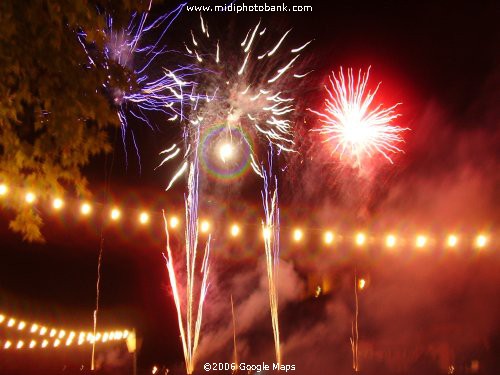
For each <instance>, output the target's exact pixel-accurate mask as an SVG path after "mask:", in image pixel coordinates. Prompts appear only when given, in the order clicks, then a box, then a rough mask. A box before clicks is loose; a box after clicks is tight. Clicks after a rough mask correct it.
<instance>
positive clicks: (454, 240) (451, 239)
mask: <svg viewBox="0 0 500 375" xmlns="http://www.w3.org/2000/svg"><path fill="white" fill-rule="evenodd" d="M457 244H458V237H457V236H456V235H454V234H450V235H449V236H448V238H447V240H446V245H448V247H455V246H457Z"/></svg>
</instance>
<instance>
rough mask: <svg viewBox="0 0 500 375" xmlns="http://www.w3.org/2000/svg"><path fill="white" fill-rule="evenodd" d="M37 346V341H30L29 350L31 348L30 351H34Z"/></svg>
mask: <svg viewBox="0 0 500 375" xmlns="http://www.w3.org/2000/svg"><path fill="white" fill-rule="evenodd" d="M35 346H36V341H35V340H31V341H30V345H29V348H30V349H33V348H34V347H35Z"/></svg>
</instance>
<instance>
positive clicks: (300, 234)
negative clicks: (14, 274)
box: [0, 183, 491, 249]
mask: <svg viewBox="0 0 500 375" xmlns="http://www.w3.org/2000/svg"><path fill="white" fill-rule="evenodd" d="M11 193H12V191H11V190H10V188H9V186H8V185H7V184H5V183H2V184H0V199H1V198H5V197H6V196H8V195H9V194H11ZM16 193H18V195H17V196H18V197H21V198H22V201H23V202H24V204H28V205H33V204H35V203H36V202H37V201H38V197H37V195H36V194H35V192H33V191H29V190H25V189H17V191H16ZM97 206H102V207H104V208H103V210H107V211H108V212H104V211H103V212H102V213H103V214H104V215H105V216H106V215H107V217H108V218H109V219H110V220H111V221H113V222H119V221H120V220H121V219H123V217H127V218H130V217H133V216H134V214H135V215H136V217H137V223H138V224H139V225H140V226H147V225H148V224H149V223H150V219H151V213H150V212H148V211H145V210H136V209H129V210H125V211H122V209H121V208H120V207H118V206H108V205H102V204H96V203H92V202H90V201H78V207H79V210H78V211H79V212H76V214H78V215H80V216H82V217H90V216H91V215H92V214H93V213H94V209H95V207H97ZM51 207H52V209H53V210H55V211H61V210H62V209H64V207H65V201H64V199H63V198H62V197H55V198H53V200H52V202H51ZM128 213H132V215H128ZM158 215H160V213H158ZM168 221H169V229H171V230H175V229H178V228H179V227H180V226H181V224H182V223H181V220H180V219H179V217H178V216H175V215H171V216H170V217H169V218H168ZM259 227H260V226H259ZM211 229H213V228H212V223H211V221H210V220H207V219H205V220H201V221H200V232H201V233H202V234H208V232H209V231H211ZM265 231H266V228H264V230H263V233H262V238H264V237H265ZM317 232H318V230H317V229H311V228H309V230H304V229H303V228H298V227H295V228H292V230H291V232H290V239H291V240H292V241H293V242H295V243H301V242H304V241H305V240H306V239H307V236H306V233H314V234H315V235H316V236H317ZM320 232H322V242H323V244H324V245H326V246H334V245H338V244H341V243H342V244H345V243H346V241H347V243H349V242H350V243H351V244H353V245H355V246H358V247H364V246H370V245H380V246H384V247H386V248H396V247H397V246H403V245H404V246H408V245H410V246H413V247H415V248H425V247H429V246H432V245H433V244H438V245H443V246H445V247H447V248H457V247H459V246H460V245H464V246H466V245H471V246H473V247H474V248H476V249H482V248H485V247H487V246H488V245H489V244H490V243H491V237H490V235H489V234H488V233H477V234H476V235H475V236H473V237H471V236H461V235H460V234H459V233H448V234H445V235H439V236H433V235H431V234H424V233H416V234H415V235H413V236H408V235H406V236H399V235H397V234H396V233H386V234H382V235H380V234H378V235H372V234H369V233H365V232H362V231H359V232H355V233H351V234H347V235H346V234H341V233H335V232H333V231H331V230H328V229H320ZM227 233H228V235H229V236H230V237H233V238H237V237H240V236H242V235H244V233H243V230H242V225H241V224H238V223H232V224H231V225H230V226H229V228H228V231H227ZM311 237H312V236H311Z"/></svg>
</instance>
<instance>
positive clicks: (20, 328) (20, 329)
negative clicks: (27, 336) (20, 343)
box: [17, 321, 26, 331]
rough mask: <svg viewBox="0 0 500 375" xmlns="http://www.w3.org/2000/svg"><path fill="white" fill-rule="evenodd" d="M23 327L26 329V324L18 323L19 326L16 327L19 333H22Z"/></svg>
mask: <svg viewBox="0 0 500 375" xmlns="http://www.w3.org/2000/svg"><path fill="white" fill-rule="evenodd" d="M24 327H26V323H25V322H23V321H21V322H19V324H18V326H17V329H18V330H19V331H22V330H23V329H24Z"/></svg>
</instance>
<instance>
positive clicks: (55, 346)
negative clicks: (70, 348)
mask: <svg viewBox="0 0 500 375" xmlns="http://www.w3.org/2000/svg"><path fill="white" fill-rule="evenodd" d="M60 343H61V340H59V339H55V340H54V348H57V347H58V346H59V344H60Z"/></svg>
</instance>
